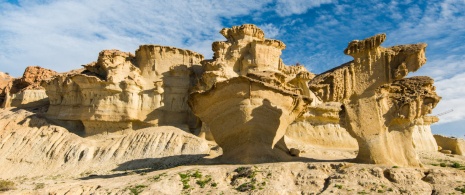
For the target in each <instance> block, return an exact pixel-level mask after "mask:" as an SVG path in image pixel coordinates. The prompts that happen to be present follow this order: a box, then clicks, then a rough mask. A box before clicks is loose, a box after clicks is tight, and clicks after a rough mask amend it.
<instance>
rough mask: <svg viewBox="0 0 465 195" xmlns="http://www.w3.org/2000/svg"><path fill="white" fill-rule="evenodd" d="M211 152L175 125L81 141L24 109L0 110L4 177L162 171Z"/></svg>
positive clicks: (0, 175)
mask: <svg viewBox="0 0 465 195" xmlns="http://www.w3.org/2000/svg"><path fill="white" fill-rule="evenodd" d="M209 151H210V148H209V147H208V145H207V143H206V142H205V140H202V139H200V138H197V137H196V136H194V135H192V134H189V133H186V132H183V131H181V130H179V129H178V128H175V127H150V128H146V129H141V130H139V131H136V132H130V133H127V134H124V135H116V134H114V135H106V136H94V137H92V138H83V137H80V136H77V135H75V134H73V133H71V132H69V131H68V130H67V129H65V128H63V127H60V126H57V125H53V124H50V123H49V122H48V120H47V119H45V118H43V117H41V116H38V115H36V114H34V113H32V112H29V111H26V110H21V109H20V110H15V109H3V110H2V111H1V112H0V164H1V165H2V166H0V178H3V179H5V178H14V177H25V176H27V177H31V178H32V177H36V176H43V175H60V174H64V175H65V174H66V175H77V176H79V175H81V174H85V173H86V172H89V171H91V172H93V171H97V172H98V173H104V172H111V171H112V170H126V169H134V168H162V166H165V165H168V164H172V165H176V164H182V163H186V162H192V161H195V160H198V159H200V158H202V157H203V156H205V155H206V154H208V152H209ZM181 155H182V156H184V157H178V156H181ZM161 164H163V165H161Z"/></svg>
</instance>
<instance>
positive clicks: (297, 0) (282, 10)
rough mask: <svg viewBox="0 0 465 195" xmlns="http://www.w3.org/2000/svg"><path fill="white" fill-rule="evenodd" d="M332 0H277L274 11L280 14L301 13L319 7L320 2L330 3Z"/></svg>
mask: <svg viewBox="0 0 465 195" xmlns="http://www.w3.org/2000/svg"><path fill="white" fill-rule="evenodd" d="M332 2H333V1H332V0H312V1H308V0H277V2H276V13H277V14H278V15H280V16H290V15H293V14H303V13H305V12H307V10H308V9H310V8H314V7H319V6H320V5H322V4H328V3H332Z"/></svg>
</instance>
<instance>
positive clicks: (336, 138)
mask: <svg viewBox="0 0 465 195" xmlns="http://www.w3.org/2000/svg"><path fill="white" fill-rule="evenodd" d="M340 111H341V103H339V102H326V103H320V104H318V105H316V106H309V107H307V111H306V112H305V113H304V114H303V115H302V116H300V117H299V118H297V119H296V120H295V121H294V122H293V123H292V124H290V125H289V127H288V128H287V130H286V138H288V139H292V140H293V141H298V142H300V143H302V144H306V145H311V146H313V147H317V148H339V149H357V148H358V145H357V140H355V139H354V138H353V137H352V136H351V135H350V134H349V132H347V130H346V129H345V128H343V127H342V126H341V125H340V121H339V119H340V116H339V112H340Z"/></svg>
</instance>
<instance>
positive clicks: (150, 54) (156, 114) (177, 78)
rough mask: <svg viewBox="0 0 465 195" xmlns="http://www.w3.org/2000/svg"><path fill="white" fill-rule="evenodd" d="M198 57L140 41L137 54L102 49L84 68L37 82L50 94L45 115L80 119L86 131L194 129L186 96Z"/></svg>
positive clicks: (196, 125)
mask: <svg viewBox="0 0 465 195" xmlns="http://www.w3.org/2000/svg"><path fill="white" fill-rule="evenodd" d="M201 60H203V56H202V55H200V54H198V53H195V52H192V51H189V50H183V49H178V48H173V47H165V46H158V45H142V46H140V47H139V49H138V50H137V51H136V55H133V54H131V53H126V52H121V51H118V50H105V51H102V52H100V54H99V57H98V60H97V62H93V63H90V64H88V65H85V66H84V68H85V70H83V71H81V72H79V71H78V72H74V73H71V74H62V75H59V76H56V77H55V78H54V79H53V80H50V81H47V82H44V83H43V84H42V86H44V87H45V88H46V91H47V95H48V96H49V97H50V107H49V110H48V113H47V116H48V117H49V118H51V119H58V120H62V121H78V122H82V123H83V125H84V127H85V135H94V134H98V133H102V132H114V131H120V130H124V129H140V128H145V127H149V126H164V125H165V126H166V125H171V126H176V127H179V128H182V129H184V130H185V131H189V129H191V128H193V129H195V128H199V127H200V122H199V121H198V119H197V118H196V117H195V116H194V115H193V114H191V111H190V109H189V107H188V106H187V97H188V89H189V88H190V87H191V86H193V85H194V84H195V82H196V79H195V75H196V72H195V71H196V66H198V67H200V65H198V64H200V61H201Z"/></svg>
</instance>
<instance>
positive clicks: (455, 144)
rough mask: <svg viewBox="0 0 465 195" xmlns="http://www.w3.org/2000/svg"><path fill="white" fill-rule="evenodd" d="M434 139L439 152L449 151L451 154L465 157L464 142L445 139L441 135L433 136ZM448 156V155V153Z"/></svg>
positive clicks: (450, 138)
mask: <svg viewBox="0 0 465 195" xmlns="http://www.w3.org/2000/svg"><path fill="white" fill-rule="evenodd" d="M434 139H436V142H437V143H438V145H439V147H440V149H439V151H441V152H442V151H444V150H450V151H451V153H452V154H458V155H462V156H465V140H464V139H460V138H455V137H447V136H443V135H434ZM449 154H450V153H449Z"/></svg>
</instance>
